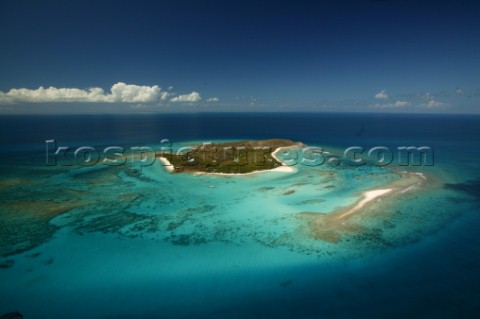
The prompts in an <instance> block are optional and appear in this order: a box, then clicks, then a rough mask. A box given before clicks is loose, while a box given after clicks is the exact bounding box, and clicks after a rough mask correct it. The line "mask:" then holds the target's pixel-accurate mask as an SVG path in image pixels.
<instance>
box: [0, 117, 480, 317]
mask: <svg viewBox="0 0 480 319" xmlns="http://www.w3.org/2000/svg"><path fill="white" fill-rule="evenodd" d="M0 133H1V134H0V145H1V149H0V236H1V237H0V248H1V251H0V315H1V314H3V313H6V312H9V311H19V312H21V313H22V314H23V315H24V317H25V318H118V319H120V318H122V319H123V318H279V319H281V318H406V317H419V318H478V317H480V306H478V299H479V297H480V276H479V273H480V231H479V230H480V163H479V162H478V158H480V139H479V138H478V137H479V136H480V117H479V116H472V115H468V116H467V115H426V114H416V115H397V114H390V115H383V114H319V113H295V114H293V113H282V114H273V113H238V114H233V113H219V114H159V115H134V116H132V115H128V116H110V115H77V116H2V117H0ZM268 138H285V139H291V140H294V141H301V142H303V143H305V144H307V145H308V146H316V147H324V148H327V149H328V150H330V151H333V152H337V151H339V150H343V149H345V148H346V147H350V146H361V147H363V148H365V149H366V150H368V149H371V148H372V147H375V146H382V147H385V148H388V149H390V150H392V151H393V154H394V156H395V158H394V160H393V162H392V163H391V164H390V165H387V166H376V165H372V164H368V165H364V166H359V167H356V166H350V165H346V164H345V162H344V161H342V162H341V164H340V165H338V166H334V165H330V164H328V163H324V164H323V165H319V166H313V167H311V166H305V165H295V166H294V167H295V168H296V169H297V172H296V173H293V174H288V173H281V172H271V173H262V174H259V175H251V176H233V177H232V176H229V177H225V176H206V175H199V176H194V175H190V174H169V173H168V172H167V171H166V170H165V169H164V168H163V167H162V166H161V164H160V163H159V162H155V163H154V164H153V165H149V166H141V165H140V163H139V162H136V163H134V164H132V161H131V160H130V159H131V158H130V157H129V158H128V160H127V163H126V165H122V166H107V165H102V164H98V165H94V166H81V165H79V163H77V162H75V161H71V164H72V165H70V166H68V165H65V164H66V163H67V160H65V159H62V158H60V159H59V161H58V162H57V164H58V165H56V166H51V165H50V166H49V165H47V164H46V157H47V156H46V149H47V145H46V143H45V140H51V139H55V141H56V143H57V146H70V147H72V148H78V147H80V146H91V147H93V148H95V149H96V150H99V151H100V152H101V151H102V150H103V149H104V148H105V147H107V146H121V147H123V148H124V149H127V150H128V149H130V148H131V147H132V146H150V147H152V148H154V149H156V150H157V149H159V148H160V147H161V146H165V145H166V144H165V143H163V144H161V143H160V142H161V141H162V140H163V139H168V140H169V141H170V142H171V143H172V147H173V148H174V149H177V148H180V147H182V146H187V145H192V143H198V142H205V141H213V142H215V141H224V140H244V139H268ZM401 146H429V147H431V148H432V150H433V153H434V165H432V166H413V165H410V166H401V165H399V164H398V158H397V155H398V154H397V152H396V150H397V147H401ZM127 153H128V152H127ZM50 156H51V149H50ZM100 156H102V154H100ZM69 159H70V160H71V159H72V158H71V157H70V158H69ZM401 171H411V172H421V173H423V174H425V176H427V178H428V183H427V184H426V185H425V186H424V187H423V189H414V190H411V191H409V192H407V193H406V194H405V195H404V196H402V197H399V198H396V199H394V200H392V201H391V202H388V200H387V199H386V200H384V201H383V202H381V203H380V202H379V203H378V204H376V206H374V207H373V208H371V210H372V211H371V212H366V213H365V214H363V213H362V215H361V216H359V217H358V218H356V219H355V220H354V221H355V223H357V224H358V231H355V232H352V233H351V234H345V235H342V237H341V240H340V241H338V242H324V241H321V240H318V239H315V238H313V237H312V235H311V233H310V231H309V227H308V223H307V222H306V221H305V220H303V219H302V218H299V213H302V212H315V213H318V214H322V213H324V214H326V213H329V212H332V211H335V210H338V209H341V208H342V207H346V206H348V205H351V204H353V203H355V202H356V201H357V200H358V199H359V198H360V196H361V192H362V191H364V190H368V189H371V188H375V187H381V186H382V185H385V184H386V183H389V182H392V181H395V180H396V179H398V178H399V175H398V172H401Z"/></svg>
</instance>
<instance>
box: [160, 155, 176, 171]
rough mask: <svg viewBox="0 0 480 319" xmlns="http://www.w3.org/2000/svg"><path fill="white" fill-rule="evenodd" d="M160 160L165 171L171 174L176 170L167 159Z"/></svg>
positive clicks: (161, 158)
mask: <svg viewBox="0 0 480 319" xmlns="http://www.w3.org/2000/svg"><path fill="white" fill-rule="evenodd" d="M158 159H159V160H160V162H162V166H163V167H165V169H166V170H167V171H169V172H170V173H172V172H173V171H174V170H175V168H174V167H173V165H172V163H170V161H169V160H168V159H167V158H166V157H159V158H158Z"/></svg>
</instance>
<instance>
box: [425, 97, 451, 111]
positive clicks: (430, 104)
mask: <svg viewBox="0 0 480 319" xmlns="http://www.w3.org/2000/svg"><path fill="white" fill-rule="evenodd" d="M421 106H423V107H426V108H429V109H436V108H443V107H449V106H450V105H448V104H447V103H442V102H439V101H436V100H434V99H432V100H429V101H427V102H426V103H424V104H422V105H421Z"/></svg>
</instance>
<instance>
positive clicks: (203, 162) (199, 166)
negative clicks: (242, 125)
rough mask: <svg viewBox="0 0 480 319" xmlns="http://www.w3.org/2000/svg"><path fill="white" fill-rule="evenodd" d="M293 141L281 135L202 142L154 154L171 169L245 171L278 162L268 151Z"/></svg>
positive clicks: (242, 172)
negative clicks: (233, 140)
mask: <svg viewBox="0 0 480 319" xmlns="http://www.w3.org/2000/svg"><path fill="white" fill-rule="evenodd" d="M295 145H301V143H295V142H293V141H290V140H284V139H269V140H261V141H240V142H225V143H204V144H202V145H195V146H192V147H187V148H183V149H180V150H179V151H178V152H162V153H159V154H157V157H163V158H166V159H167V160H168V161H169V162H170V163H171V164H172V165H173V172H203V173H227V174H245V173H251V172H254V171H261V170H270V169H274V168H276V167H279V166H282V163H281V162H279V161H278V160H277V159H276V158H275V157H274V155H272V153H273V152H275V150H276V149H277V148H279V147H291V146H295Z"/></svg>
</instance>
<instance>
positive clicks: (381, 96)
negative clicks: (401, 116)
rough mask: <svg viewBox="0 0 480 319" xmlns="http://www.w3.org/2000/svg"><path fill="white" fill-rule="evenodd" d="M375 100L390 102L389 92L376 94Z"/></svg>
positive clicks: (382, 91) (384, 91) (383, 91)
mask: <svg viewBox="0 0 480 319" xmlns="http://www.w3.org/2000/svg"><path fill="white" fill-rule="evenodd" d="M375 98H376V99H378V100H388V93H387V90H381V91H380V92H378V93H377V94H375Z"/></svg>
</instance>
